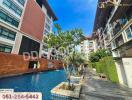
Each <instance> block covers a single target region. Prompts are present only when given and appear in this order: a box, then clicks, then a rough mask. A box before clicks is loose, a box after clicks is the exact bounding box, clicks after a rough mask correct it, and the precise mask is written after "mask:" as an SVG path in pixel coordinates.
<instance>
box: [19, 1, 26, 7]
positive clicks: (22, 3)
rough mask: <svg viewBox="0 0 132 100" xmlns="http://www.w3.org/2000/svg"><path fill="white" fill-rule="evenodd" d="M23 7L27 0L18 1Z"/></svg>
mask: <svg viewBox="0 0 132 100" xmlns="http://www.w3.org/2000/svg"><path fill="white" fill-rule="evenodd" d="M17 1H18V2H19V3H20V4H21V5H23V6H24V4H25V0H17Z"/></svg>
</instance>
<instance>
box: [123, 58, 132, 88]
mask: <svg viewBox="0 0 132 100" xmlns="http://www.w3.org/2000/svg"><path fill="white" fill-rule="evenodd" d="M122 61H123V65H124V69H125V72H126V78H127V82H128V87H129V88H132V58H122Z"/></svg>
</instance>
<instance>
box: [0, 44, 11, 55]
mask: <svg viewBox="0 0 132 100" xmlns="http://www.w3.org/2000/svg"><path fill="white" fill-rule="evenodd" d="M11 51H12V46H7V45H4V44H0V52H6V53H11Z"/></svg>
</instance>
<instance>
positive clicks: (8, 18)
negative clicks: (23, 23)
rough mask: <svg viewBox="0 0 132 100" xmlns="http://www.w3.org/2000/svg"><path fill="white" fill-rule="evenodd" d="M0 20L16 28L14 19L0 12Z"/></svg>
mask: <svg viewBox="0 0 132 100" xmlns="http://www.w3.org/2000/svg"><path fill="white" fill-rule="evenodd" d="M0 19H2V20H3V21H5V22H7V23H9V24H11V25H13V26H15V27H18V25H19V22H18V21H16V20H15V19H14V18H12V17H10V16H9V15H7V14H5V13H4V12H2V11H0Z"/></svg>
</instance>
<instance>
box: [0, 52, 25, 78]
mask: <svg viewBox="0 0 132 100" xmlns="http://www.w3.org/2000/svg"><path fill="white" fill-rule="evenodd" d="M27 66H28V61H24V60H23V57H22V56H18V55H14V54H6V53H0V76H1V75H8V74H17V73H23V72H26V71H28V67H27Z"/></svg>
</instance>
